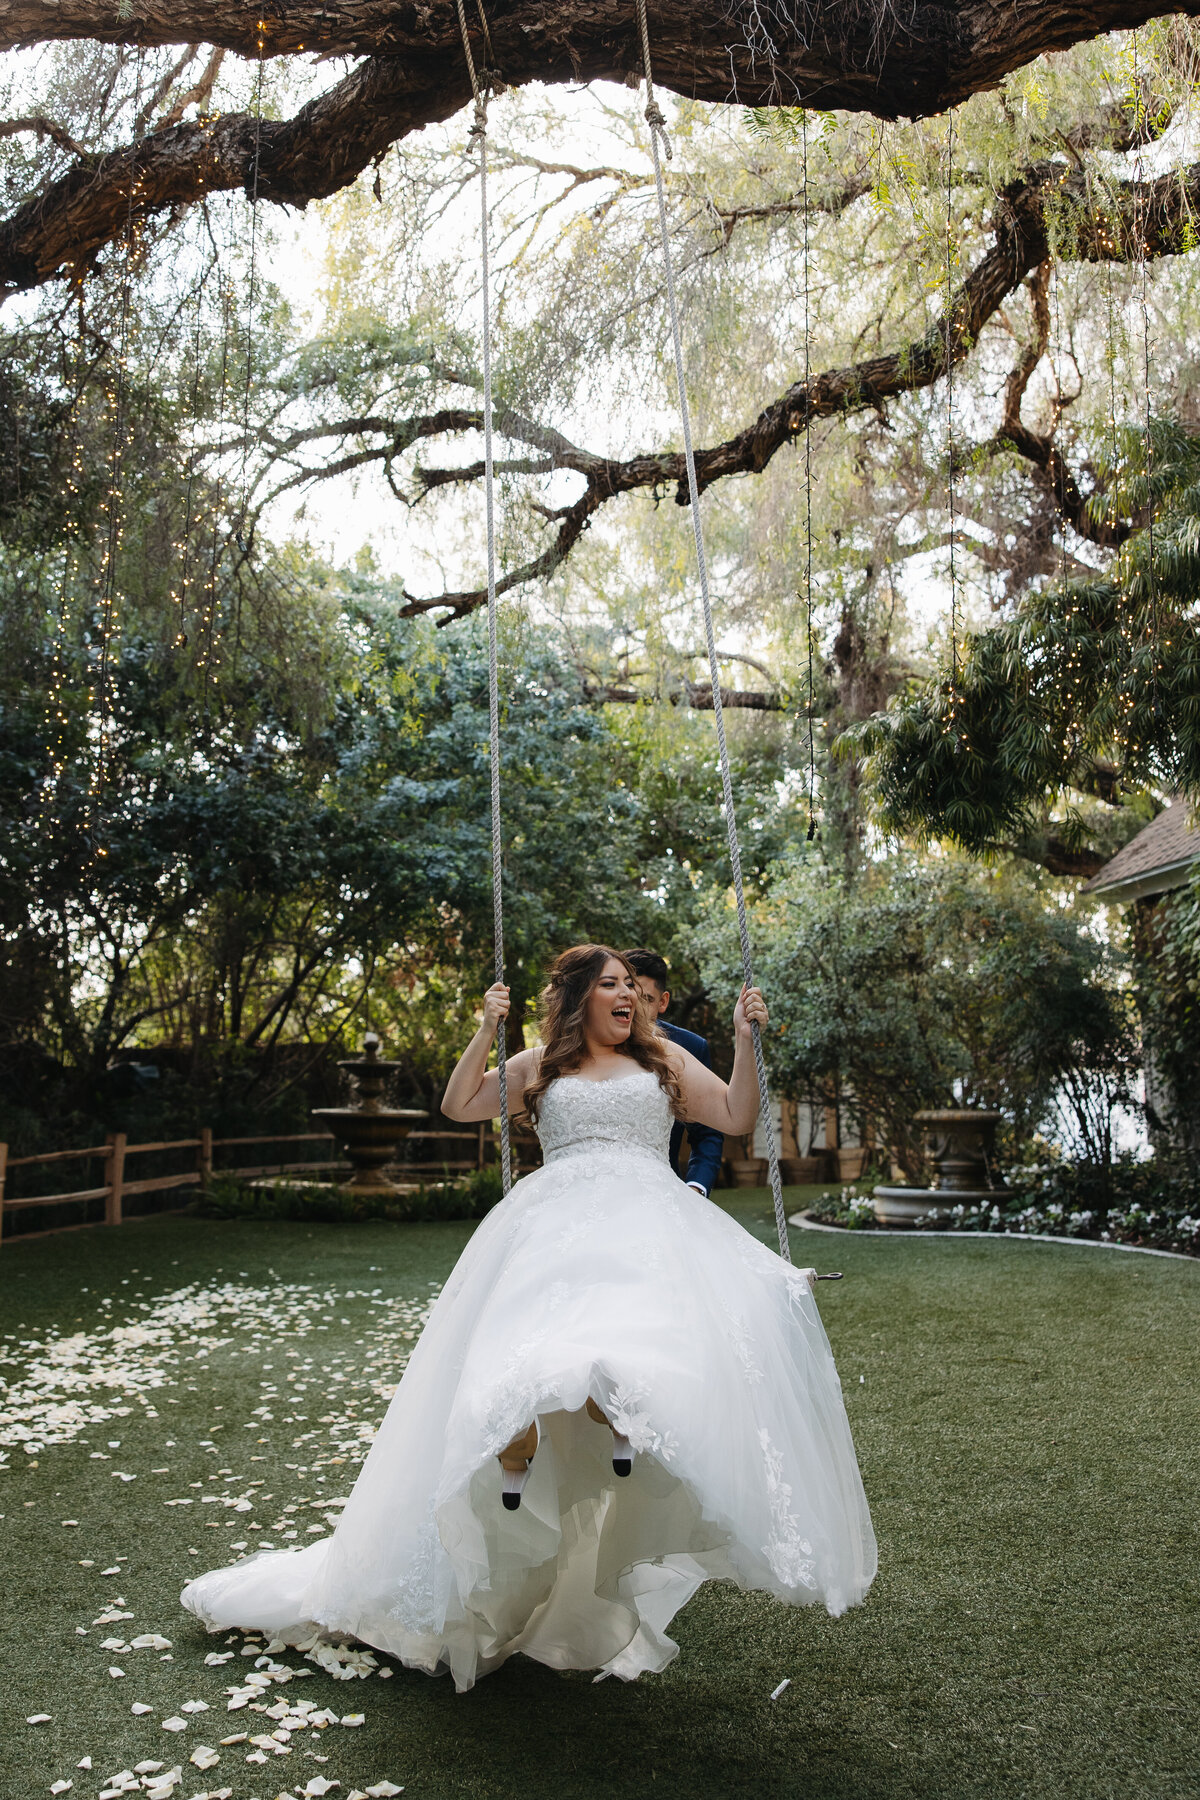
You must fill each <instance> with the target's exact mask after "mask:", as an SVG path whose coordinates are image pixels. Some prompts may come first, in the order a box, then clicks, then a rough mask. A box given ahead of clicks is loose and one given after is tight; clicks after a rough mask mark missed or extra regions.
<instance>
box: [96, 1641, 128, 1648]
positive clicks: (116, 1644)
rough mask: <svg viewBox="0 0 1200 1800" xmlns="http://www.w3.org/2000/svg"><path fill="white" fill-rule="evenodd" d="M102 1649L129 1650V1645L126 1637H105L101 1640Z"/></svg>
mask: <svg viewBox="0 0 1200 1800" xmlns="http://www.w3.org/2000/svg"><path fill="white" fill-rule="evenodd" d="M100 1648H101V1649H102V1650H128V1648H129V1645H128V1644H127V1643H126V1642H125V1639H124V1638H104V1639H102V1640H101V1644H100Z"/></svg>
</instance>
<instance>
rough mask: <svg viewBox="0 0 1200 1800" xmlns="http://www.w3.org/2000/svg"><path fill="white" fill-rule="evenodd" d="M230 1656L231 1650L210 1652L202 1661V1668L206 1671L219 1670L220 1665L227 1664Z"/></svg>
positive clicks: (231, 1654)
mask: <svg viewBox="0 0 1200 1800" xmlns="http://www.w3.org/2000/svg"><path fill="white" fill-rule="evenodd" d="M232 1656H233V1651H232V1650H210V1651H209V1653H208V1655H207V1656H206V1657H205V1659H204V1666H205V1668H206V1669H219V1668H220V1667H221V1664H222V1663H227V1662H229V1661H230V1659H231V1658H232Z"/></svg>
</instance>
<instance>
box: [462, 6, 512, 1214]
mask: <svg viewBox="0 0 1200 1800" xmlns="http://www.w3.org/2000/svg"><path fill="white" fill-rule="evenodd" d="M479 16H480V22H481V24H482V25H483V32H484V46H485V48H486V49H487V50H488V53H489V55H488V60H489V62H490V61H492V60H493V59H492V57H491V45H490V42H489V40H488V35H487V22H486V20H484V18H483V13H482V10H481V11H480V15H479ZM458 27H459V30H460V31H461V32H462V41H463V52H464V54H465V56H466V59H467V71H468V73H469V75H470V77H471V92H472V93H473V94H474V96H475V119H474V123H473V124H472V126H471V139H472V141H473V142H477V143H478V145H479V251H480V268H481V272H482V278H483V489H484V495H485V497H486V511H487V622H488V730H489V753H488V760H489V764H490V768H491V786H492V934H493V943H494V947H495V958H496V977H495V978H496V980H497V981H503V980H504V865H503V845H504V839H503V835H502V827H503V821H502V819H501V816H500V660H499V653H498V650H497V643H496V509H495V493H494V489H495V471H494V469H493V465H492V312H491V291H490V290H491V270H490V262H489V256H488V202H487V91H486V89H484V88H483V87H481V86H480V83H479V76H478V74H477V72H476V69H475V58H474V56H473V55H472V52H471V39H470V36H469V34H468V32H467V14H466V9H465V7H464V5H463V0H458ZM484 73H485V75H486V76H487V78H488V81H489V85H491V86H492V87H493V88H494V86H495V76H494V73H493V71H492V70H491V69H485V71H484ZM505 1038H506V1033H505V1026H504V1020H503V1019H501V1021H500V1024H499V1026H498V1028H497V1031H496V1074H497V1076H498V1078H499V1081H500V1178H501V1182H502V1184H503V1188H504V1192H505V1193H506V1194H507V1193H508V1190H509V1189H510V1188H511V1186H512V1144H511V1130H510V1124H509V1116H508V1066H507V1060H506V1046H505Z"/></svg>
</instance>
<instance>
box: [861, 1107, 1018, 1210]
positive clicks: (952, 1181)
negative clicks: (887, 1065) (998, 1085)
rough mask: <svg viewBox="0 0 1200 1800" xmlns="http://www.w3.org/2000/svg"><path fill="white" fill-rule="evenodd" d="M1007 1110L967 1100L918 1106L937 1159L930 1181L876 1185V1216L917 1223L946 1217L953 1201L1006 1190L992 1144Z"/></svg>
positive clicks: (972, 1202)
mask: <svg viewBox="0 0 1200 1800" xmlns="http://www.w3.org/2000/svg"><path fill="white" fill-rule="evenodd" d="M1002 1116H1003V1115H1002V1114H1000V1113H998V1112H986V1111H985V1110H984V1109H983V1108H982V1107H974V1106H964V1107H960V1108H958V1109H949V1110H947V1111H945V1112H919V1113H914V1115H913V1124H914V1125H919V1126H920V1127H921V1129H922V1133H923V1135H924V1138H925V1143H926V1147H927V1149H928V1150H929V1155H930V1160H931V1162H932V1163H933V1180H932V1182H931V1184H930V1185H929V1187H925V1188H919V1187H877V1188H876V1189H875V1190H874V1193H873V1199H874V1202H875V1217H876V1218H877V1219H878V1220H879V1222H880V1224H881V1225H901V1226H905V1225H915V1224H916V1222H917V1220H918V1219H928V1218H934V1219H944V1218H946V1216H947V1215H948V1213H949V1212H950V1209H951V1207H954V1206H981V1205H983V1204H984V1202H985V1201H991V1200H994V1199H995V1198H996V1196H997V1195H998V1194H1003V1193H1004V1191H1005V1188H1004V1183H1003V1181H1002V1180H1001V1179H1000V1177H999V1176H998V1175H997V1174H996V1171H995V1168H994V1166H993V1162H992V1149H993V1145H994V1144H995V1141H996V1127H997V1125H999V1123H1000V1120H1001V1117H1002Z"/></svg>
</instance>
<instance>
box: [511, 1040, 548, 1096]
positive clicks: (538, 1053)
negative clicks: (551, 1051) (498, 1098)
mask: <svg viewBox="0 0 1200 1800" xmlns="http://www.w3.org/2000/svg"><path fill="white" fill-rule="evenodd" d="M541 1060H542V1047H541V1045H540V1044H535V1045H533V1046H532V1048H531V1049H529V1050H518V1051H517V1053H516V1055H515V1056H510V1057H509V1059H508V1074H509V1079H510V1080H511V1081H514V1082H519V1083H520V1084H521V1086H522V1087H523V1086H524V1085H525V1083H526V1082H528V1081H532V1080H533V1078H534V1076H535V1075H536V1074H537V1072H538V1068H539V1066H540V1064H541Z"/></svg>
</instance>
